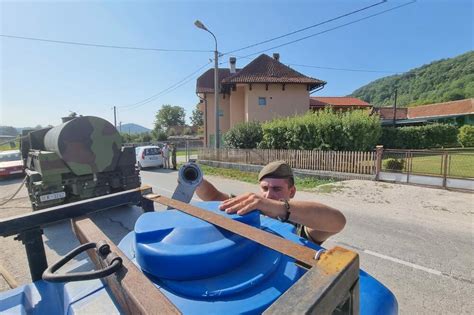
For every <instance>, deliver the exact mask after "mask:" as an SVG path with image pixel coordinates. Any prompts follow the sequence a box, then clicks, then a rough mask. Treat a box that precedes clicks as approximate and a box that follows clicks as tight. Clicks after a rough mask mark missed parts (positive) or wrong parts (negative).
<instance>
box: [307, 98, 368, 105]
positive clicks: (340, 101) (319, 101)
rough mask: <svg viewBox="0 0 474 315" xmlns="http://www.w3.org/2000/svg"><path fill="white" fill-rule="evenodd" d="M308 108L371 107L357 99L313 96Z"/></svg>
mask: <svg viewBox="0 0 474 315" xmlns="http://www.w3.org/2000/svg"><path fill="white" fill-rule="evenodd" d="M309 106H310V107H324V106H335V107H336V106H357V107H370V106H371V105H370V104H369V103H367V102H364V101H363V100H361V99H358V98H357V97H338V96H313V97H310V99H309Z"/></svg>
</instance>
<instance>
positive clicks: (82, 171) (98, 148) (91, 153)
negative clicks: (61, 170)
mask: <svg viewBox="0 0 474 315" xmlns="http://www.w3.org/2000/svg"><path fill="white" fill-rule="evenodd" d="M44 146H45V148H46V150H48V151H52V152H54V153H56V154H57V155H58V156H59V157H60V158H61V159H62V160H63V161H64V163H66V165H67V166H68V167H69V168H70V169H71V171H72V172H73V173H74V174H76V175H86V174H91V173H99V172H107V171H113V170H114V169H115V168H116V166H117V161H118V159H119V156H120V149H121V147H122V139H121V137H120V134H119V133H118V132H117V129H116V128H115V127H114V126H113V125H112V124H111V123H109V122H108V121H106V120H104V119H102V118H99V117H93V116H83V117H77V118H75V119H73V120H70V121H68V122H65V123H63V124H61V125H59V126H56V127H54V128H52V129H51V130H49V131H48V132H47V133H46V135H45V138H44Z"/></svg>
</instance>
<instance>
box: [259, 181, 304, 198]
mask: <svg viewBox="0 0 474 315" xmlns="http://www.w3.org/2000/svg"><path fill="white" fill-rule="evenodd" d="M260 193H261V194H262V196H263V197H265V198H268V199H273V200H281V199H290V198H293V197H294V196H295V193H296V187H295V186H294V185H293V187H289V186H288V179H286V178H269V177H266V178H264V179H262V180H261V181H260Z"/></svg>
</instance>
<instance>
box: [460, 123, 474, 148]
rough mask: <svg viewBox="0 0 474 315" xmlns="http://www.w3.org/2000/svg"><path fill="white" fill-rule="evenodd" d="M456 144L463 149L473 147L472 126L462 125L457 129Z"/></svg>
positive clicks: (473, 127)
mask: <svg viewBox="0 0 474 315" xmlns="http://www.w3.org/2000/svg"><path fill="white" fill-rule="evenodd" d="M458 142H459V143H460V144H461V145H462V146H463V147H474V126H471V125H464V126H462V127H461V128H459V133H458Z"/></svg>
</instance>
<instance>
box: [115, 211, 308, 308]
mask: <svg viewBox="0 0 474 315" xmlns="http://www.w3.org/2000/svg"><path fill="white" fill-rule="evenodd" d="M218 204H219V203H218V202H205V203H199V204H197V205H198V206H200V207H202V208H205V209H207V210H209V211H212V212H215V213H218V214H220V215H223V216H228V217H230V218H232V219H233V220H237V221H241V222H243V223H246V224H249V225H252V226H254V227H256V228H262V229H265V230H267V231H269V232H271V233H275V234H278V231H275V230H272V229H268V228H267V227H265V226H261V222H260V217H261V216H260V213H259V212H257V211H255V212H251V213H249V214H247V215H244V216H239V215H228V214H226V213H224V212H222V211H220V210H218ZM287 228H290V229H291V226H288V227H287ZM119 247H120V248H121V249H122V250H124V252H126V254H127V255H129V256H130V258H132V259H134V260H135V261H136V263H137V264H138V266H139V267H140V268H141V269H142V270H143V271H144V272H145V273H147V274H148V276H149V277H150V278H151V279H152V281H153V282H154V283H155V284H156V285H157V286H158V287H159V288H160V290H161V291H162V292H163V293H164V294H165V295H166V296H167V297H168V298H169V299H170V300H171V301H172V302H173V303H174V304H175V305H176V306H177V307H178V308H179V309H180V310H181V312H183V313H185V314H207V313H217V314H235V313H240V314H258V313H261V312H262V311H263V310H265V309H266V308H267V307H268V306H269V305H270V304H272V303H273V302H274V301H275V300H276V299H277V298H278V297H280V295H281V294H282V293H284V292H285V291H286V290H287V289H288V288H289V287H290V286H292V285H293V284H294V283H295V282H296V281H297V280H298V279H299V278H300V277H301V276H302V275H303V273H304V272H305V271H304V270H303V269H301V268H299V267H297V266H296V265H295V264H294V260H293V259H291V258H289V257H287V256H285V255H282V254H280V253H278V252H276V251H274V250H271V249H268V248H267V247H264V246H262V245H259V244H257V243H254V242H252V241H249V240H248V239H246V238H243V237H240V236H238V235H235V234H233V233H230V232H228V231H225V230H223V229H221V228H217V227H215V226H214V225H212V224H209V223H207V222H205V221H202V220H199V219H197V218H194V217H192V216H189V215H186V214H184V213H182V212H180V211H177V210H168V211H165V212H152V213H145V214H144V215H142V216H141V217H140V218H139V219H138V221H137V222H136V224H135V230H134V232H133V233H131V234H129V236H127V237H126V238H125V239H124V240H123V241H122V242H121V243H120V245H119Z"/></svg>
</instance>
